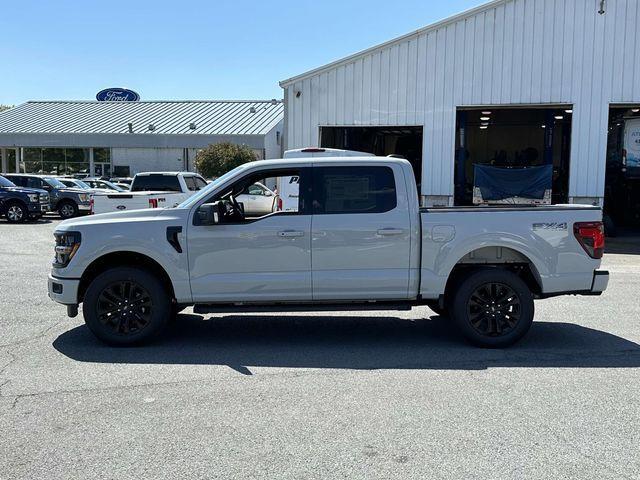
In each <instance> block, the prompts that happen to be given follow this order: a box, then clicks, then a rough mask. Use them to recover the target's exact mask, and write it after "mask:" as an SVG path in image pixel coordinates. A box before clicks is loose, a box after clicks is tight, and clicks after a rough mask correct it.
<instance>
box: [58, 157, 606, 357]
mask: <svg viewBox="0 0 640 480" xmlns="http://www.w3.org/2000/svg"><path fill="white" fill-rule="evenodd" d="M292 176H297V177H299V197H298V205H297V208H294V209H289V210H287V211H275V212H271V213H267V214H265V215H262V216H251V215H247V214H245V213H244V211H243V208H242V206H241V205H240V204H239V203H238V201H237V198H236V197H237V196H238V195H239V194H241V193H242V192H244V191H245V190H246V188H247V186H249V185H252V184H254V183H255V182H256V181H258V180H259V179H262V178H278V177H283V178H290V177H292ZM55 240H56V246H55V259H54V263H53V268H52V271H51V274H50V275H49V296H50V297H51V298H52V299H53V300H55V301H56V302H59V303H61V304H64V305H67V310H68V314H69V315H70V316H74V315H76V314H77V312H78V305H79V304H81V303H82V304H83V314H84V318H85V322H86V324H87V325H88V327H89V328H90V329H91V331H92V332H93V333H94V334H95V335H96V336H97V337H98V338H100V339H101V340H103V341H105V342H107V343H110V344H120V345H123V344H124V345H128V344H138V343H142V342H144V341H147V340H149V339H151V338H153V337H154V336H156V335H157V334H159V332H161V331H162V330H163V328H164V327H165V325H166V324H167V323H168V322H169V320H170V319H171V318H173V317H175V315H176V313H177V312H178V311H179V310H180V309H182V308H184V307H185V306H188V305H194V310H195V311H196V312H199V313H206V312H214V311H228V310H229V309H231V310H232V311H237V312H240V311H249V310H253V311H256V310H257V311H260V310H264V309H268V308H271V309H278V310H286V309H297V310H304V309H309V310H314V309H325V310H326V309H327V308H334V307H335V308H338V307H339V306H342V305H344V304H349V308H350V309H351V310H353V309H358V308H361V309H369V310H371V309H380V310H387V309H408V308H411V307H412V306H415V305H428V306H430V307H431V308H432V309H434V310H435V311H436V312H438V313H441V314H443V315H446V316H448V317H449V318H450V319H451V320H452V321H453V322H455V324H456V325H457V327H458V328H459V329H460V331H461V332H462V334H463V335H464V336H465V337H466V338H467V339H468V340H470V341H471V342H473V343H475V344H477V345H481V346H487V347H504V346H508V345H510V344H512V343H514V342H516V341H517V340H518V339H520V338H522V336H523V335H525V333H526V332H527V331H528V330H529V328H530V326H531V323H532V321H533V317H534V299H540V298H546V297H552V296H556V295H563V294H581V295H599V294H600V293H602V292H603V291H604V290H605V288H606V287H607V283H608V279H609V274H608V272H605V271H601V270H599V268H600V259H601V257H602V254H603V249H604V235H603V227H602V222H601V211H600V209H599V208H596V207H590V206H579V205H556V206H538V207H525V208H522V207H509V206H504V207H468V208H465V207H452V208H423V209H421V208H420V207H419V202H418V192H417V189H416V183H415V179H414V173H413V170H412V168H411V165H410V164H409V163H408V162H407V161H405V160H401V159H393V158H381V157H351V158H306V159H300V158H290V159H282V160H266V161H258V162H252V163H247V164H244V165H242V166H240V167H238V168H236V169H234V170H232V171H231V172H229V173H227V174H225V175H223V176H222V177H220V178H218V179H217V180H215V181H214V182H213V183H211V184H210V185H208V186H207V187H206V188H204V189H203V190H201V191H199V192H197V193H196V194H195V195H193V196H191V197H190V198H189V199H187V200H186V201H185V202H183V203H182V204H180V205H178V206H177V207H175V208H164V209H159V208H158V209H147V210H138V211H127V212H118V213H110V214H104V215H94V216H89V217H85V218H80V219H73V220H68V221H65V222H62V223H60V225H59V226H58V228H57V230H56V232H55Z"/></svg>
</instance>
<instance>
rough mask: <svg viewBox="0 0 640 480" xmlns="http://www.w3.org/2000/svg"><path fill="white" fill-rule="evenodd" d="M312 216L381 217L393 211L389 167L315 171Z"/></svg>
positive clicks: (394, 200) (321, 168)
mask: <svg viewBox="0 0 640 480" xmlns="http://www.w3.org/2000/svg"><path fill="white" fill-rule="evenodd" d="M313 197H314V198H313V213H314V215H328V214H349V213H351V214H353V213H384V212H388V211H390V210H393V209H394V208H396V204H397V200H396V185H395V180H394V175H393V170H392V169H391V168H389V167H383V166H380V167H370V166H362V167H315V168H314V169H313Z"/></svg>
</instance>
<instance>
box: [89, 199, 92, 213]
mask: <svg viewBox="0 0 640 480" xmlns="http://www.w3.org/2000/svg"><path fill="white" fill-rule="evenodd" d="M89 215H93V195H91V199H90V200H89Z"/></svg>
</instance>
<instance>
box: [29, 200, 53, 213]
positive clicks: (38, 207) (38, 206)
mask: <svg viewBox="0 0 640 480" xmlns="http://www.w3.org/2000/svg"><path fill="white" fill-rule="evenodd" d="M48 211H49V204H48V203H30V204H29V213H30V214H32V215H34V214H37V215H40V214H43V213H47V212H48Z"/></svg>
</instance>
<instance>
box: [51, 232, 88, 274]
mask: <svg viewBox="0 0 640 480" xmlns="http://www.w3.org/2000/svg"><path fill="white" fill-rule="evenodd" d="M53 236H54V237H55V239H56V249H55V251H56V255H55V258H54V260H53V266H54V267H56V268H64V267H66V266H67V265H69V262H70V261H71V259H72V258H73V256H74V255H75V254H76V252H77V251H78V248H80V240H81V238H82V236H81V235H80V232H55V233H54V234H53Z"/></svg>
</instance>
